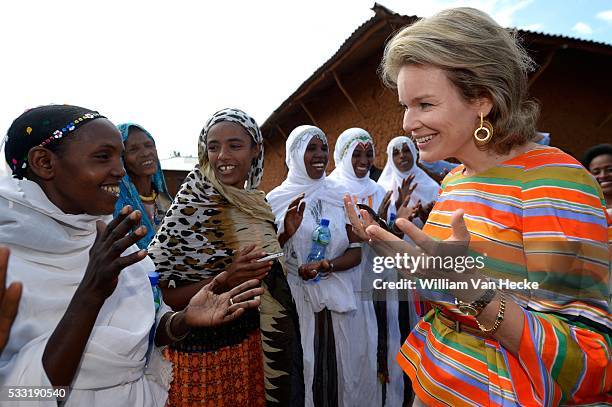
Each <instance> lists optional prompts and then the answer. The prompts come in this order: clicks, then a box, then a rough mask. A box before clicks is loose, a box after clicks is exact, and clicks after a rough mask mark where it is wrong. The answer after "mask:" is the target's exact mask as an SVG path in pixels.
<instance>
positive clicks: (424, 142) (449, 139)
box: [397, 65, 492, 162]
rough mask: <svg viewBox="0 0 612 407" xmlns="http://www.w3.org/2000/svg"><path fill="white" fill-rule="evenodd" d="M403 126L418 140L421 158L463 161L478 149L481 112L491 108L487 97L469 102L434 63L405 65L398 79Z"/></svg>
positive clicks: (485, 112)
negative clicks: (476, 137)
mask: <svg viewBox="0 0 612 407" xmlns="http://www.w3.org/2000/svg"><path fill="white" fill-rule="evenodd" d="M397 91H398V96H399V101H400V104H401V105H402V106H403V107H404V120H403V128H404V131H406V132H407V133H408V134H410V135H411V136H412V138H413V140H415V142H416V145H417V147H418V148H419V153H420V157H421V159H423V160H425V161H429V162H431V161H437V160H443V159H446V158H449V157H456V158H458V159H459V160H461V161H464V159H463V158H467V157H469V156H470V155H473V154H474V153H475V152H477V151H478V150H477V148H476V147H475V145H474V143H473V141H472V137H473V132H474V130H475V129H476V128H477V127H478V125H479V114H480V112H482V113H483V114H484V116H486V115H487V114H488V113H489V112H490V110H491V106H492V105H491V103H490V102H489V101H488V100H487V99H479V100H477V101H474V102H472V103H470V102H468V101H466V100H465V99H464V98H463V97H462V96H461V94H460V93H459V90H458V89H457V87H456V86H455V85H453V83H452V82H451V81H450V80H449V79H448V77H447V75H446V72H445V71H443V70H442V69H440V68H437V67H434V66H431V65H405V66H403V67H402V68H401V69H400V72H399V75H398V78H397Z"/></svg>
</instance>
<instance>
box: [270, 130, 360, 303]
mask: <svg viewBox="0 0 612 407" xmlns="http://www.w3.org/2000/svg"><path fill="white" fill-rule="evenodd" d="M313 137H318V138H320V139H321V140H322V141H323V142H324V143H325V144H327V138H326V137H325V133H323V131H321V129H319V128H317V127H314V126H299V127H297V128H296V129H294V130H293V131H292V132H291V134H290V135H289V138H288V139H287V144H286V148H285V150H286V155H285V162H286V163H287V167H288V168H289V173H288V174H287V179H286V180H285V181H284V182H283V183H282V184H281V185H279V186H278V187H276V188H275V189H273V190H272V191H271V192H270V193H269V194H268V196H267V199H268V201H269V202H270V206H271V207H272V212H273V213H274V217H275V219H276V224H277V226H278V228H279V230H282V229H283V223H284V220H285V214H286V213H287V206H288V205H289V203H291V201H293V200H294V199H295V198H297V196H298V195H299V194H301V193H302V192H303V193H304V194H305V196H304V199H303V202H304V203H305V204H306V208H305V210H304V218H303V219H302V223H301V224H300V227H299V228H298V230H297V231H296V233H295V234H294V235H293V236H292V237H291V239H289V241H288V242H287V243H286V244H285V247H284V251H285V256H286V258H285V260H286V263H285V264H286V265H287V268H288V272H289V273H292V274H294V275H297V268H298V267H299V266H300V265H301V264H304V263H306V258H307V256H308V253H309V251H310V246H311V244H312V240H311V239H312V232H313V231H314V229H315V228H316V227H317V225H318V223H319V221H320V219H321V218H327V219H329V220H330V226H329V228H330V231H331V241H330V243H329V245H328V246H327V248H326V252H325V257H326V258H327V259H333V258H335V257H337V256H340V255H341V254H342V253H344V251H345V250H346V249H347V247H348V243H349V242H348V237H347V235H346V228H345V225H346V224H347V223H348V218H347V217H346V215H345V213H344V204H343V201H342V198H343V197H344V192H345V191H346V190H345V189H344V188H343V187H340V185H336V184H335V183H333V181H330V180H329V179H328V178H325V174H324V175H323V176H322V177H321V178H319V179H316V180H315V179H312V178H310V176H308V173H307V172H306V166H305V164H304V153H305V152H306V147H307V146H308V143H309V142H310V140H311V139H312V138H313ZM298 278H299V277H298ZM298 281H300V284H301V286H300V288H301V289H300V290H299V293H298V294H297V295H304V296H305V297H306V300H307V301H308V302H309V303H311V305H312V307H313V310H314V311H315V312H318V311H320V310H321V309H323V308H328V309H330V310H332V311H336V312H347V311H352V310H354V309H356V305H355V298H354V295H353V289H352V283H351V276H350V274H349V273H348V272H338V273H331V274H330V275H329V276H328V278H326V279H322V280H321V281H320V282H318V283H312V282H302V280H301V279H300V280H298ZM293 292H294V295H295V293H296V291H293ZM296 301H300V299H299V298H298V299H296Z"/></svg>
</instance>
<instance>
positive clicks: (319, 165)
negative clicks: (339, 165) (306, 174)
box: [312, 164, 325, 169]
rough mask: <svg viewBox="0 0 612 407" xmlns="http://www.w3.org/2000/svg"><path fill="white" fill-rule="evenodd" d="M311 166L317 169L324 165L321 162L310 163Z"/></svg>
mask: <svg viewBox="0 0 612 407" xmlns="http://www.w3.org/2000/svg"><path fill="white" fill-rule="evenodd" d="M312 166H313V167H315V168H319V169H320V168H323V167H325V165H323V164H312Z"/></svg>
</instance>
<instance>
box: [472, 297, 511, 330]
mask: <svg viewBox="0 0 612 407" xmlns="http://www.w3.org/2000/svg"><path fill="white" fill-rule="evenodd" d="M499 295H500V299H499V311H497V317H496V318H495V323H494V324H493V326H492V327H491V328H487V327H485V326H484V325H482V324H481V323H480V322H479V321H478V319H476V323H477V324H478V328H480V330H481V331H482V332H485V333H488V334H493V333H494V332H495V331H497V328H499V326H500V325H501V323H502V321H503V320H504V312H505V311H506V297H504V293H502V292H501V291H500V293H499Z"/></svg>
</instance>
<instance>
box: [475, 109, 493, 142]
mask: <svg viewBox="0 0 612 407" xmlns="http://www.w3.org/2000/svg"><path fill="white" fill-rule="evenodd" d="M483 135H484V137H483ZM492 137H493V125H492V124H491V123H490V122H488V121H487V120H484V117H483V114H482V112H480V127H478V128H477V129H476V130H474V144H476V147H478V148H479V149H480V150H485V149H486V146H487V144H489V142H490V141H491V138H492Z"/></svg>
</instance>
